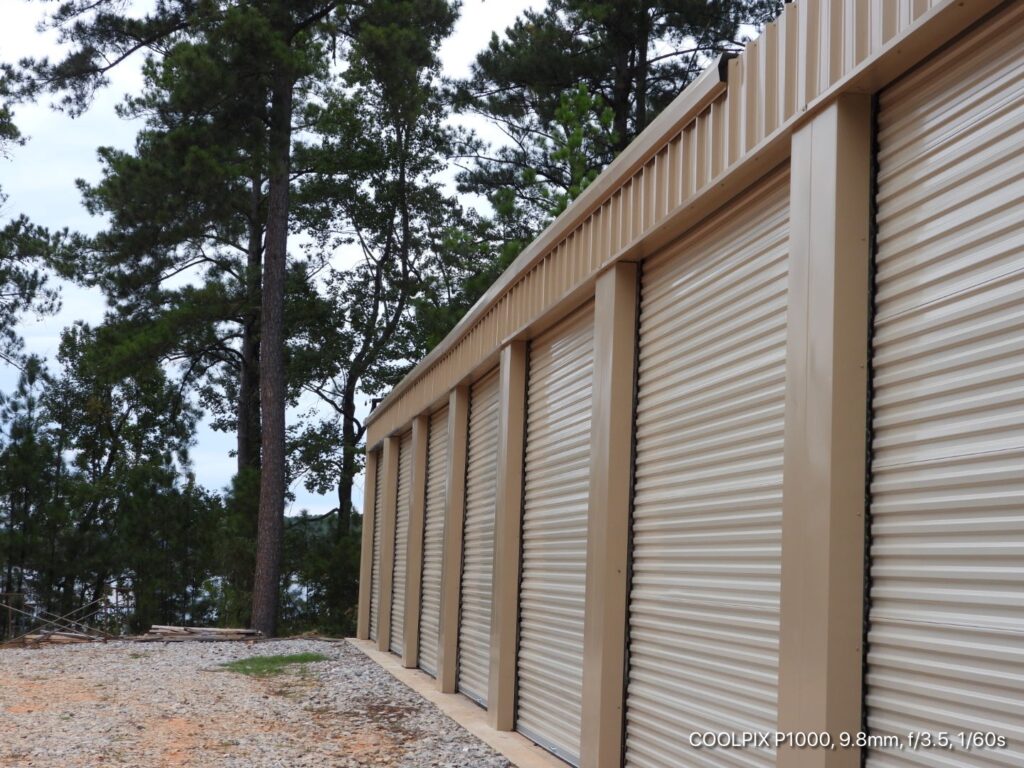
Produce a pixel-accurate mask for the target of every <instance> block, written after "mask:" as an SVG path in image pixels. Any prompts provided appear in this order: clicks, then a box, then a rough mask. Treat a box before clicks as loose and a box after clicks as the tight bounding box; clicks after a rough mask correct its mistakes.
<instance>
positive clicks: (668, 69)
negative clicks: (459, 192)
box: [458, 0, 781, 234]
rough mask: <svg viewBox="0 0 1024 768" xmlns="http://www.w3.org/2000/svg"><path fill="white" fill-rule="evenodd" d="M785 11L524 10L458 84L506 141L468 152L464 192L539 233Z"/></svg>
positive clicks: (684, 7)
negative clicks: (668, 109)
mask: <svg viewBox="0 0 1024 768" xmlns="http://www.w3.org/2000/svg"><path fill="white" fill-rule="evenodd" d="M780 8H781V3H780V2H778V1H777V0H712V1H711V2H707V0H667V1H658V2H656V1H655V0H628V1H627V2H619V1H618V0H615V1H614V2H611V1H609V2H589V1H588V2H584V1H583V0H550V2H548V4H547V5H546V6H545V7H544V9H543V10H540V11H533V10H530V11H526V12H525V13H523V15H522V16H520V17H519V18H517V19H516V21H515V23H514V24H513V25H512V26H511V27H509V28H508V29H507V30H505V34H504V36H502V37H499V36H498V35H497V34H494V35H492V37H491V39H490V41H489V43H488V44H487V47H486V48H485V49H484V50H483V51H482V52H481V53H480V54H479V55H478V56H477V59H476V62H475V64H474V66H473V71H472V74H471V76H470V78H469V79H468V80H467V81H465V82H463V83H461V84H459V88H458V91H459V98H460V103H461V106H462V108H463V109H465V110H468V111H472V112H476V113H479V114H482V115H483V116H485V117H487V118H488V119H490V120H492V121H493V122H494V123H495V124H496V125H498V126H499V127H500V128H501V130H502V131H503V132H504V133H505V135H506V137H507V140H508V141H507V143H506V145H504V146H500V147H497V148H489V147H487V146H485V145H483V144H482V143H481V142H478V141H469V142H467V145H466V148H465V150H464V151H465V154H466V155H467V156H468V157H467V159H468V160H470V161H471V162H470V167H469V168H468V169H467V170H466V171H465V172H464V173H462V174H461V176H460V183H461V188H462V189H463V190H464V191H469V192H474V193H478V194H482V195H485V196H487V197H488V198H490V199H491V201H492V203H493V204H494V205H495V207H496V208H499V209H500V207H501V206H504V207H505V211H504V214H505V215H506V216H509V215H515V216H518V218H519V220H520V226H522V227H523V228H525V229H527V230H529V231H530V232H531V233H534V234H535V233H537V232H539V231H540V229H541V228H543V227H544V226H545V225H546V224H547V223H548V222H549V221H550V220H551V219H552V218H553V217H554V216H556V215H557V214H558V213H559V212H560V211H561V210H562V208H564V207H565V204H566V203H567V202H569V201H570V200H571V199H572V198H574V197H575V196H576V195H578V194H579V192H580V191H582V189H583V188H584V187H585V186H586V183H588V181H589V180H590V179H591V178H593V176H595V175H596V173H597V172H599V171H600V170H601V169H602V168H604V166H606V165H607V164H608V163H609V162H611V160H612V159H614V157H615V156H616V155H617V154H618V153H619V152H621V151H622V149H623V148H625V147H626V146H627V145H628V144H629V143H630V142H631V141H632V140H633V139H634V138H635V137H636V136H637V135H638V134H639V133H640V132H641V131H642V130H643V129H644V128H646V127H647V125H649V124H650V122H651V120H653V119H654V118H655V117H656V116H657V115H658V113H659V112H660V111H661V110H662V109H664V107H665V106H666V105H667V104H668V103H669V102H670V101H671V100H672V99H673V98H675V96H677V95H678V94H679V93H680V92H681V91H682V89H683V88H685V87H686V86H687V85H688V84H689V83H690V82H691V81H692V80H693V79H694V78H695V77H696V76H697V75H698V74H699V73H700V72H701V70H702V68H703V67H704V66H705V65H706V64H707V62H708V61H709V60H710V59H711V57H713V56H714V55H716V54H718V53H720V52H729V51H735V50H738V49H739V48H741V47H742V45H743V42H744V33H743V29H744V25H745V24H751V23H760V22H763V21H765V20H767V19H770V18H773V17H774V16H775V15H777V13H778V11H779V9H780ZM508 190H511V191H512V192H513V195H512V197H511V199H510V198H509V195H508ZM510 207H511V210H510V209H509V208H510Z"/></svg>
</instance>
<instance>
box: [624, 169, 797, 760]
mask: <svg viewBox="0 0 1024 768" xmlns="http://www.w3.org/2000/svg"><path fill="white" fill-rule="evenodd" d="M788 210H789V180H788V176H787V175H785V174H781V173H777V174H775V175H774V176H772V177H771V178H769V179H766V180H765V181H764V182H762V183H761V184H760V185H758V187H756V188H755V189H754V190H753V191H752V192H751V193H748V194H747V195H745V196H744V197H743V198H741V199H739V200H736V201H734V202H733V203H731V204H730V205H729V207H728V210H727V211H725V212H723V214H721V215H720V216H717V217H715V218H714V219H713V220H712V221H710V222H708V224H707V225H706V226H704V227H702V228H701V229H700V230H698V231H697V232H696V233H695V234H694V235H692V236H691V237H688V238H687V239H686V241H685V242H683V243H682V244H680V245H677V246H673V247H672V248H671V249H670V250H669V251H668V252H666V253H664V254H662V255H659V256H656V257H653V258H651V259H649V260H648V261H646V262H644V265H643V277H642V293H641V315H640V342H639V343H640V350H639V389H638V394H637V396H638V402H637V431H636V487H635V499H634V503H635V511H634V521H633V539H634V549H633V579H632V588H631V593H630V617H629V631H630V637H629V684H628V691H627V702H626V706H627V724H626V763H627V765H630V766H658V767H660V768H676V767H677V766H681V765H686V766H719V765H721V766H726V765H728V766H733V765H743V766H771V765H774V755H773V753H772V751H770V750H758V749H743V750H739V749H735V750H734V749H714V750H695V749H694V748H692V747H691V746H690V745H689V736H690V734H691V733H693V732H695V731H729V732H741V731H771V730H774V729H775V726H776V720H777V718H776V696H777V683H778V633H779V578H780V569H781V535H782V437H783V411H784V403H785V375H786V368H785V348H786V281H787V276H786V269H787V245H788V237H789V231H788V218H789V216H788Z"/></svg>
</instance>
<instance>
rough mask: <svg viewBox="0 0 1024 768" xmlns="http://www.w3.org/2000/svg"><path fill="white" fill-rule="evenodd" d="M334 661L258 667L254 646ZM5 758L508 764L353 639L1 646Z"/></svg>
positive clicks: (72, 764)
mask: <svg viewBox="0 0 1024 768" xmlns="http://www.w3.org/2000/svg"><path fill="white" fill-rule="evenodd" d="M304 652H305V653H308V652H315V653H321V654H323V655H325V656H327V657H328V660H327V661H322V662H317V663H313V664H308V665H301V666H294V667H288V668H286V671H285V672H283V673H281V674H279V675H275V676H273V677H268V678H263V679H261V678H253V677H249V676H246V675H242V674H238V673H236V672H232V671H229V670H227V669H225V668H224V667H223V666H221V665H222V664H223V663H225V662H227V661H231V660H234V659H239V658H245V657H248V656H253V655H272V654H292V653H304ZM0 712H2V713H3V716H2V717H0V766H17V767H18V768H21V766H26V767H28V766H50V767H55V766H68V768H79V767H81V768H86V767H88V768H92V767H93V766H97V767H99V766H102V767H103V768H106V767H107V766H158V767H159V768H177V767H178V766H197V767H198V766H203V768H207V767H209V766H214V767H217V768H229V767H233V766H247V767H248V766H254V767H260V766H274V767H276V766H282V767H288V768H290V767H291V766H307V765H308V766H314V765H315V766H410V767H414V766H416V767H418V766H461V765H464V766H496V767H497V766H506V765H507V763H506V762H505V761H504V760H502V759H500V758H498V757H497V756H496V755H495V754H494V753H493V752H491V751H490V749H489V748H487V747H486V746H485V745H483V744H482V743H480V742H479V741H477V740H476V739H474V738H473V737H472V736H470V735H469V734H468V733H466V732H465V731H464V730H462V729H461V728H459V727H458V726H457V725H455V724H454V723H453V722H452V721H450V720H448V719H447V718H446V717H444V716H443V715H442V714H441V713H440V712H438V711H437V710H436V709H435V708H434V707H433V706H432V705H430V704H429V703H428V702H426V701H424V700H423V699H421V698H420V697H418V696H417V695H416V694H414V693H413V692H412V691H410V690H409V689H408V688H406V687H405V686H403V685H402V684H401V683H399V682H398V681H396V680H394V679H393V678H392V677H391V676H390V675H388V674H387V673H386V672H384V671H383V670H381V669H380V668H379V667H378V666H377V665H376V664H374V663H373V662H371V661H370V660H369V659H367V658H366V657H365V656H364V655H363V654H362V653H361V652H360V651H358V650H357V649H355V648H353V647H352V646H350V645H348V644H347V643H340V644H335V643H324V642H317V641H309V640H289V641H281V642H273V643H259V644H255V645H251V644H247V643H215V644H214V643H208V644H200V643H175V644H162V643H160V644H145V645H141V644H139V645H132V644H127V643H108V644H105V645H91V644H90V645H77V646H62V647H50V648H42V649H34V650H17V651H13V650H0Z"/></svg>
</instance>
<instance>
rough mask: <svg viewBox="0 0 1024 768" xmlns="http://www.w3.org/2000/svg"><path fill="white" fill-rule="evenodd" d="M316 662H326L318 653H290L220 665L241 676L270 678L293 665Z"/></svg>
mask: <svg viewBox="0 0 1024 768" xmlns="http://www.w3.org/2000/svg"><path fill="white" fill-rule="evenodd" d="M317 661H327V657H326V656H324V655H323V654H320V653H292V654H289V655H287V656H250V657H249V658H248V659H239V660H238V661H229V662H228V663H226V664H221V666H222V667H224V668H225V669H228V670H230V671H231V672H238V673H239V674H241V675H249V676H250V677H272V676H273V675H280V674H281V673H282V672H284V671H285V670H286V668H287V667H290V666H292V665H294V664H313V663H315V662H317Z"/></svg>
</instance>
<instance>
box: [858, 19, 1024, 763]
mask: <svg viewBox="0 0 1024 768" xmlns="http://www.w3.org/2000/svg"><path fill="white" fill-rule="evenodd" d="M1022 25H1024V5H1022V4H1019V3H1018V4H1017V5H1016V7H1015V8H1013V9H1012V10H1011V11H1009V12H1007V13H1004V14H1002V15H1000V16H998V17H996V18H995V19H994V20H993V21H992V22H990V23H988V24H986V25H984V26H983V27H981V28H980V29H979V30H977V31H976V32H974V33H973V34H971V35H970V36H969V37H967V38H966V39H965V40H963V41H962V42H960V43H959V44H957V45H956V46H954V47H952V48H950V49H949V50H948V51H946V52H945V53H944V54H942V55H940V56H938V57H936V58H935V59H933V60H932V61H931V62H929V63H928V64H927V65H925V66H923V67H922V68H920V69H918V70H917V71H916V72H914V73H913V74H911V75H910V76H908V77H907V78H905V79H904V80H902V81H900V82H899V83H897V84H895V85H893V86H892V87H890V88H888V89H887V90H885V91H884V92H883V93H882V94H881V97H880V108H879V115H878V121H879V134H878V144H879V155H878V168H879V170H878V174H879V175H878V241H877V257H876V260H877V287H876V297H875V299H876V317H875V333H874V443H873V449H874V458H873V463H872V485H871V496H872V504H871V517H872V525H871V601H870V611H869V620H870V633H869V643H870V646H869V648H870V650H869V655H868V673H867V712H868V725H869V726H870V728H871V730H872V732H875V733H878V734H897V735H899V736H901V737H905V736H906V734H907V733H908V732H910V731H931V732H936V731H947V732H949V733H950V735H951V737H953V738H954V739H955V738H956V737H955V734H956V733H958V732H961V731H980V732H997V733H1000V734H1002V735H1004V736H1005V737H1007V738H1008V739H1009V740H1010V745H1009V747H1008V748H1006V749H1002V750H992V749H975V750H972V751H965V750H963V749H962V748H958V749H957V750H956V751H955V753H950V752H948V751H946V750H938V749H931V750H920V751H917V752H909V751H908V752H902V753H900V752H897V751H893V750H889V749H886V750H872V751H871V752H870V753H869V756H868V761H867V764H868V765H869V766H871V768H883V766H911V765H914V766H952V765H956V766H964V767H966V766H1020V765H1024V130H1022V126H1024V35H1022V34H1021V29H1022ZM957 746H959V744H957Z"/></svg>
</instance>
